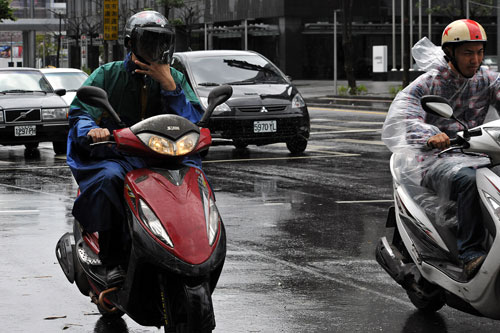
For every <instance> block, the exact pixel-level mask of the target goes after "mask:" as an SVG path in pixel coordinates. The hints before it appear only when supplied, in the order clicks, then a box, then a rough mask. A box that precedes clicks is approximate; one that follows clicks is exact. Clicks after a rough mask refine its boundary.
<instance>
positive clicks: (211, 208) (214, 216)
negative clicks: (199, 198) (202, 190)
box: [205, 198, 220, 246]
mask: <svg viewBox="0 0 500 333" xmlns="http://www.w3.org/2000/svg"><path fill="white" fill-rule="evenodd" d="M205 202H206V201H205ZM207 206H208V207H207ZM207 208H208V211H207ZM205 221H206V223H207V236H208V243H209V244H210V246H212V245H213V243H214V242H215V238H216V237H217V231H218V230H219V223H220V215H219V210H218V209H217V206H216V205H215V201H214V200H213V199H212V198H209V199H208V204H207V205H206V206H205Z"/></svg>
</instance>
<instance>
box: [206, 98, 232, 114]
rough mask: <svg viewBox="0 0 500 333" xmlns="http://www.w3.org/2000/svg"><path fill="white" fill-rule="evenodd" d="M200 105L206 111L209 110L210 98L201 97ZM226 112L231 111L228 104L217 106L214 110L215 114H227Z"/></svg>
mask: <svg viewBox="0 0 500 333" xmlns="http://www.w3.org/2000/svg"><path fill="white" fill-rule="evenodd" d="M200 103H201V105H202V106H203V107H204V108H205V110H206V109H207V108H208V98H206V97H200ZM226 111H231V108H230V107H229V105H227V104H226V103H222V104H220V105H217V106H216V107H215V109H214V112H226Z"/></svg>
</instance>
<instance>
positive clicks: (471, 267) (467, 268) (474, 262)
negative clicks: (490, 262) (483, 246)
mask: <svg viewBox="0 0 500 333" xmlns="http://www.w3.org/2000/svg"><path fill="white" fill-rule="evenodd" d="M484 259H486V255H484V254H483V255H481V256H478V257H475V258H473V259H471V260H469V261H467V262H466V263H465V265H464V275H465V277H466V278H467V280H470V279H471V278H473V277H474V275H476V273H477V272H478V271H479V268H481V265H482V264H483V262H484Z"/></svg>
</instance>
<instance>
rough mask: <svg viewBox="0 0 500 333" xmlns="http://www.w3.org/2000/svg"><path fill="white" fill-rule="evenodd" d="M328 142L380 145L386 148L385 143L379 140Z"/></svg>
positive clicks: (338, 140) (339, 140)
mask: <svg viewBox="0 0 500 333" xmlns="http://www.w3.org/2000/svg"><path fill="white" fill-rule="evenodd" d="M327 141H336V142H347V143H361V144H365V145H380V146H385V143H384V142H383V141H378V140H356V139H331V140H327Z"/></svg>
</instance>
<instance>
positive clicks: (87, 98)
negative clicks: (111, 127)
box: [76, 86, 126, 128]
mask: <svg viewBox="0 0 500 333" xmlns="http://www.w3.org/2000/svg"><path fill="white" fill-rule="evenodd" d="M76 97H78V99H79V100H80V101H82V102H83V103H85V104H88V105H90V106H93V107H96V108H101V109H104V110H105V111H107V112H108V113H109V114H110V115H111V116H112V117H113V118H114V120H115V121H116V123H117V124H118V125H119V126H120V127H121V128H123V127H126V126H125V124H123V122H122V120H121V119H120V116H119V115H118V114H117V113H116V111H115V110H114V109H113V107H112V106H111V104H109V101H108V94H107V93H106V91H105V90H104V89H102V88H99V87H94V86H83V87H80V89H78V90H77V91H76Z"/></svg>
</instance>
